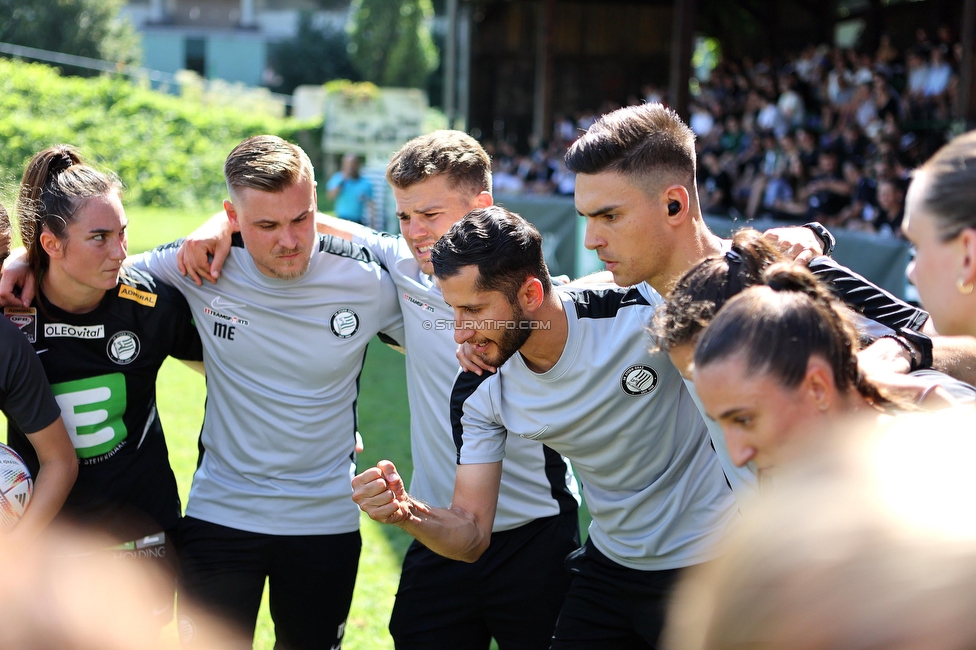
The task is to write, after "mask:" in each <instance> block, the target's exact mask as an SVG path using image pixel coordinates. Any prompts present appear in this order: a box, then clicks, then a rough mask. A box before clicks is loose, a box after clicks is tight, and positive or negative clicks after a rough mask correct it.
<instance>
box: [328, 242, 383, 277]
mask: <svg viewBox="0 0 976 650" xmlns="http://www.w3.org/2000/svg"><path fill="white" fill-rule="evenodd" d="M319 252H320V253H331V254H332V255H338V256H339V257H348V258H350V259H354V260H356V261H357V262H366V263H367V264H377V265H379V267H380V268H381V269H383V270H384V271H387V272H389V269H388V268H386V266H384V265H383V263H382V262H381V261H380V260H379V259H378V258H376V257H375V256H374V255H373V254H372V253H371V252H370V251H369V249H368V248H364V247H363V246H360V245H359V244H356V243H353V242H351V241H348V240H345V239H342V238H341V237H335V236H333V235H319Z"/></svg>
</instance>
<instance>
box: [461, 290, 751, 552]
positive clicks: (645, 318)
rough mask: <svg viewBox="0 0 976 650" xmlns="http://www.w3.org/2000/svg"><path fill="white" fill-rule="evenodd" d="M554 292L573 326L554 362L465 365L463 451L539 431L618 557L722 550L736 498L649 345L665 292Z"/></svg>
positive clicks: (593, 534) (498, 448) (595, 530)
mask: <svg viewBox="0 0 976 650" xmlns="http://www.w3.org/2000/svg"><path fill="white" fill-rule="evenodd" d="M559 295H560V297H561V299H562V301H563V306H564V308H565V313H566V317H567V320H568V325H569V332H568V338H567V341H566V346H565V348H564V349H563V352H562V355H561V356H560V358H559V360H558V361H557V362H556V365H555V366H553V367H552V368H551V369H550V370H548V371H547V372H544V373H535V372H532V371H531V370H530V369H529V368H528V367H527V366H526V364H525V362H524V361H523V359H522V357H521V355H520V354H516V355H515V356H513V357H512V358H511V359H510V360H509V361H508V363H506V364H505V365H504V366H502V368H501V369H500V370H499V371H498V373H497V374H496V375H492V376H488V377H477V376H476V375H473V374H472V373H462V374H461V375H459V377H458V380H457V382H456V384H455V388H454V401H453V415H452V418H453V422H454V424H455V440H456V442H457V443H458V462H460V463H488V462H494V461H499V460H501V459H502V458H504V457H505V455H506V444H507V441H509V440H512V439H514V438H515V437H523V438H527V439H532V440H538V441H541V442H544V443H545V444H547V445H549V446H551V447H552V448H553V449H555V450H557V451H559V452H560V453H562V454H565V455H566V456H567V457H568V458H570V459H571V460H572V462H573V465H574V467H575V468H576V472H577V474H578V475H579V477H580V480H581V483H582V486H583V495H584V496H585V497H586V502H587V505H588V506H589V508H590V513H591V514H592V516H593V522H592V524H591V525H590V539H591V540H593V543H594V544H595V545H596V546H597V548H598V549H599V550H600V551H601V552H602V553H604V554H605V555H606V556H607V557H609V558H610V559H612V560H613V561H615V562H617V563H618V564H621V565H623V566H626V567H629V568H632V569H638V570H663V569H674V568H678V567H685V566H689V565H692V564H698V563H701V562H705V561H707V560H710V559H713V558H715V557H717V556H718V554H719V553H718V548H717V547H718V543H719V541H720V540H721V538H722V536H723V535H724V533H725V531H726V529H727V528H728V526H729V525H730V523H731V521H732V520H733V519H734V517H735V516H736V510H735V501H734V499H733V496H732V491H731V490H730V489H729V486H728V484H727V483H726V481H725V476H724V475H723V473H722V470H721V468H720V466H719V462H718V458H717V456H716V454H715V452H714V450H713V449H712V447H711V444H710V442H709V437H708V432H707V431H706V429H705V424H704V422H703V421H702V417H701V414H700V413H699V412H698V408H697V407H696V406H695V403H694V402H693V401H692V399H691V396H690V395H689V394H688V391H687V389H686V388H685V385H684V382H683V381H682V379H681V375H680V374H679V373H678V371H677V369H676V368H675V367H674V366H673V365H672V363H671V361H670V359H669V358H668V356H667V355H666V354H664V353H663V352H660V351H658V352H653V353H652V352H650V351H649V349H650V348H651V346H652V345H653V341H652V340H651V337H650V335H649V333H648V332H647V329H646V324H647V323H648V322H650V319H651V316H652V314H653V311H654V306H655V305H656V304H659V303H660V302H661V298H660V296H658V295H657V293H656V292H654V290H653V289H651V288H650V287H648V286H647V285H641V286H640V287H637V288H631V289H619V288H615V289H605V290H594V289H586V290H572V291H560V292H559Z"/></svg>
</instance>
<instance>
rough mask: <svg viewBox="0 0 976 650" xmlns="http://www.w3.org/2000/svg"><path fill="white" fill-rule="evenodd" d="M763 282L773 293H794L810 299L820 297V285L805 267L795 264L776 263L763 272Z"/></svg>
mask: <svg viewBox="0 0 976 650" xmlns="http://www.w3.org/2000/svg"><path fill="white" fill-rule="evenodd" d="M763 282H764V283H765V284H766V286H768V287H769V288H770V289H772V290H773V291H795V292H798V293H805V294H807V295H808V296H810V297H811V298H820V297H822V293H821V289H820V284H819V283H818V282H817V278H816V277H814V275H813V273H811V272H810V271H809V270H808V269H807V268H806V267H805V266H802V265H800V264H797V263H796V262H778V263H776V264H773V265H772V266H770V267H769V268H767V269H766V270H765V272H763Z"/></svg>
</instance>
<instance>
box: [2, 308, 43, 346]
mask: <svg viewBox="0 0 976 650" xmlns="http://www.w3.org/2000/svg"><path fill="white" fill-rule="evenodd" d="M3 315H4V316H6V317H7V320H9V321H10V322H11V323H13V324H14V325H16V326H17V327H18V328H19V329H20V331H21V332H23V333H24V336H26V337H27V340H28V341H30V342H31V343H37V309H35V308H34V307H29V308H26V309H25V308H23V307H4V309H3Z"/></svg>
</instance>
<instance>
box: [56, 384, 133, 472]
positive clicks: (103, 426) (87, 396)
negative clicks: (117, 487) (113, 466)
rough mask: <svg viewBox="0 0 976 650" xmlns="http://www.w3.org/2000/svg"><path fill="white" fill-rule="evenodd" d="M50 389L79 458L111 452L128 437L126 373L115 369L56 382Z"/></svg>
mask: <svg viewBox="0 0 976 650" xmlns="http://www.w3.org/2000/svg"><path fill="white" fill-rule="evenodd" d="M51 389H52V390H53V391H54V397H55V399H57V400H58V406H60V407H61V417H62V418H63V419H64V426H65V428H66V429H67V430H68V436H70V437H71V442H72V443H74V446H75V452H76V453H77V454H78V458H94V457H95V456H100V455H102V454H105V453H108V452H110V451H112V450H113V449H115V448H116V447H117V446H118V445H119V443H120V442H122V441H123V440H125V438H126V436H127V435H128V433H127V432H126V429H125V423H123V422H122V416H123V415H125V375H123V374H122V373H120V372H113V373H112V374H110V375H101V376H100V377H89V378H87V379H78V380H76V381H66V382H63V383H60V384H54V385H52V386H51Z"/></svg>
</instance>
